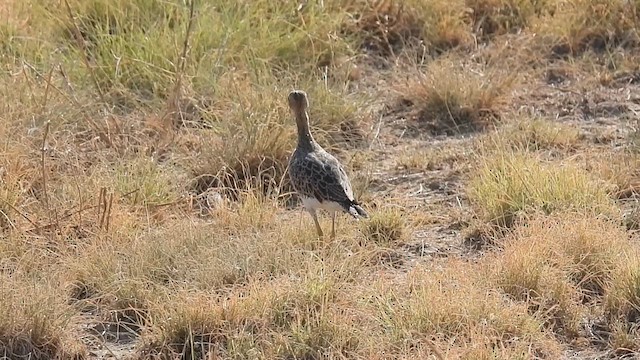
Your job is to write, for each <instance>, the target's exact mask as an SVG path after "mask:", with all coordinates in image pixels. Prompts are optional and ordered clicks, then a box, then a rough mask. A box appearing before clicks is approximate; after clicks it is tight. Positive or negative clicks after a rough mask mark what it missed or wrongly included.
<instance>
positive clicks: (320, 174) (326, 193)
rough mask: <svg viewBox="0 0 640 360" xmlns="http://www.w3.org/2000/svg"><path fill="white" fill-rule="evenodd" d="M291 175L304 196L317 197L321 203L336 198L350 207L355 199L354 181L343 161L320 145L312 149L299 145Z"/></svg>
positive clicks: (292, 162)
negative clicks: (352, 186) (306, 149)
mask: <svg viewBox="0 0 640 360" xmlns="http://www.w3.org/2000/svg"><path fill="white" fill-rule="evenodd" d="M314 145H315V144H314ZM289 175H290V178H291V182H292V184H293V187H294V189H295V190H296V191H297V192H298V193H299V195H300V196H302V197H312V198H316V199H317V200H318V201H319V202H321V203H322V202H335V203H338V204H340V205H342V206H344V207H347V208H348V205H350V203H351V202H352V201H353V191H352V189H351V184H350V182H349V178H348V177H347V174H346V172H345V171H344V169H343V168H342V165H340V162H339V161H338V159H336V158H335V157H334V156H333V155H331V154H329V153H328V152H326V151H325V150H324V149H322V148H321V147H320V146H314V148H313V149H312V150H311V151H305V150H304V149H301V148H297V149H296V150H295V151H294V153H293V156H292V157H291V160H290V163H289Z"/></svg>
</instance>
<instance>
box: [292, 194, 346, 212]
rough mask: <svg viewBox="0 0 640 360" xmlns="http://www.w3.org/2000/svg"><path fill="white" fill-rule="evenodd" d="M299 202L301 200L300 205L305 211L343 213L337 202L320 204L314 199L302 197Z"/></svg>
mask: <svg viewBox="0 0 640 360" xmlns="http://www.w3.org/2000/svg"><path fill="white" fill-rule="evenodd" d="M301 200H302V205H303V206H304V208H305V209H307V210H317V209H323V210H326V211H330V212H332V211H344V208H343V207H342V206H340V204H338V203H337V202H333V201H325V202H322V203H321V202H320V201H318V200H317V199H316V198H306V197H303V198H302V199H301Z"/></svg>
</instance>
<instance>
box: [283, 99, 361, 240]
mask: <svg viewBox="0 0 640 360" xmlns="http://www.w3.org/2000/svg"><path fill="white" fill-rule="evenodd" d="M288 102H289V109H290V110H291V113H292V114H293V117H294V118H295V121H296V126H297V128H298V144H297V146H296V148H295V150H294V151H293V154H292V155H291V158H290V159H289V170H288V172H289V179H290V181H291V184H292V185H293V188H294V190H295V191H296V193H297V194H298V196H299V197H300V199H301V200H302V205H303V207H304V209H305V210H306V211H307V212H309V214H310V215H311V217H312V218H313V221H314V223H315V225H316V231H317V232H318V236H319V237H320V238H323V237H324V234H323V232H322V228H321V227H320V223H319V222H318V215H317V210H318V209H323V210H326V211H328V212H330V213H331V219H332V221H331V238H332V239H334V238H335V237H336V231H335V227H336V213H337V212H345V213H347V214H349V215H351V216H353V217H354V218H356V219H359V218H368V217H369V214H367V212H366V211H365V210H364V209H363V208H362V206H361V204H360V203H359V202H358V201H356V200H355V198H354V196H353V189H352V188H351V182H350V181H349V177H348V176H347V173H346V172H345V170H344V168H343V167H342V164H340V161H338V159H336V158H335V157H334V156H333V155H331V154H330V153H328V152H327V151H326V150H325V149H323V148H322V146H320V144H318V143H317V142H316V141H315V139H314V138H313V135H312V134H311V130H310V128H309V113H308V112H307V109H308V108H309V98H308V97H307V93H306V92H304V91H302V90H293V91H291V92H290V93H289V96H288Z"/></svg>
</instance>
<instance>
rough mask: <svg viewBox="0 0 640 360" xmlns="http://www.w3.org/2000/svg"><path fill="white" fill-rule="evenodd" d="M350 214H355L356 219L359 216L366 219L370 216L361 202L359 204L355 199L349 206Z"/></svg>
mask: <svg viewBox="0 0 640 360" xmlns="http://www.w3.org/2000/svg"><path fill="white" fill-rule="evenodd" d="M349 214H351V216H353V217H354V218H356V219H357V218H359V217H363V218H365V219H366V218H368V217H369V214H367V212H366V211H364V209H363V208H362V206H360V204H358V203H357V202H355V201H352V202H351V205H350V206H349Z"/></svg>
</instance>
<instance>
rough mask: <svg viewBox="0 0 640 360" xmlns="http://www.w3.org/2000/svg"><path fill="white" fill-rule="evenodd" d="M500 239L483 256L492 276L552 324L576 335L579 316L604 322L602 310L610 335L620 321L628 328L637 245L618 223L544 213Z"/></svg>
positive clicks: (560, 331)
mask: <svg viewBox="0 0 640 360" xmlns="http://www.w3.org/2000/svg"><path fill="white" fill-rule="evenodd" d="M500 244H501V246H502V247H503V249H502V251H501V252H500V253H496V254H494V255H491V256H489V257H487V258H485V259H483V261H482V262H483V266H489V269H488V270H487V271H488V272H489V273H490V274H491V275H490V276H489V277H490V279H491V280H490V281H491V282H494V283H495V284H496V286H497V287H498V288H499V289H500V290H501V291H503V292H504V293H505V294H507V295H508V296H509V297H510V298H512V299H514V300H516V301H518V302H523V303H525V304H527V306H528V307H529V311H530V313H532V314H538V316H539V317H540V318H541V319H543V320H544V323H545V324H546V326H547V327H548V328H549V329H551V330H553V331H554V332H556V333H557V334H562V336H566V337H569V338H575V337H578V336H582V335H583V324H584V321H585V320H584V319H592V321H596V322H601V320H600V319H602V318H601V317H602V315H603V314H606V316H605V320H604V323H601V324H600V325H599V326H604V327H605V328H607V329H610V330H611V331H612V334H613V335H612V338H611V340H610V341H611V342H614V341H622V340H621V339H623V336H622V335H623V333H621V332H620V331H619V330H620V329H621V328H620V326H623V327H624V329H627V330H628V331H626V332H624V334H627V337H628V336H629V335H631V336H633V334H634V332H633V330H631V329H632V328H633V326H634V325H633V324H634V323H635V322H636V321H637V319H636V318H635V317H634V316H633V314H634V311H636V310H634V309H635V305H633V304H634V301H635V299H636V298H635V296H636V293H635V292H634V291H635V290H637V289H635V290H634V288H633V285H632V284H633V282H634V281H635V280H634V273H633V272H632V271H631V272H630V271H628V270H629V269H630V267H629V264H630V263H633V264H636V263H637V260H638V252H637V250H638V249H637V247H636V246H635V245H634V244H632V243H630V242H629V239H628V236H627V234H626V233H625V231H624V229H623V228H622V227H621V226H620V225H618V224H616V223H614V222H611V221H607V220H602V219H598V218H592V217H589V216H584V215H581V214H577V213H565V214H559V215H556V216H553V217H549V216H542V217H538V218H535V219H533V220H531V221H530V222H529V223H528V224H526V225H522V226H520V227H518V228H516V229H515V231H514V232H513V233H512V234H511V236H509V237H508V238H507V239H506V240H504V241H502V242H501V243H500ZM615 334H617V335H615ZM616 339H617V340H616ZM598 340H603V339H598ZM604 340H607V339H604ZM617 346H619V344H618V345H612V347H613V348H616V347H617Z"/></svg>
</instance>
